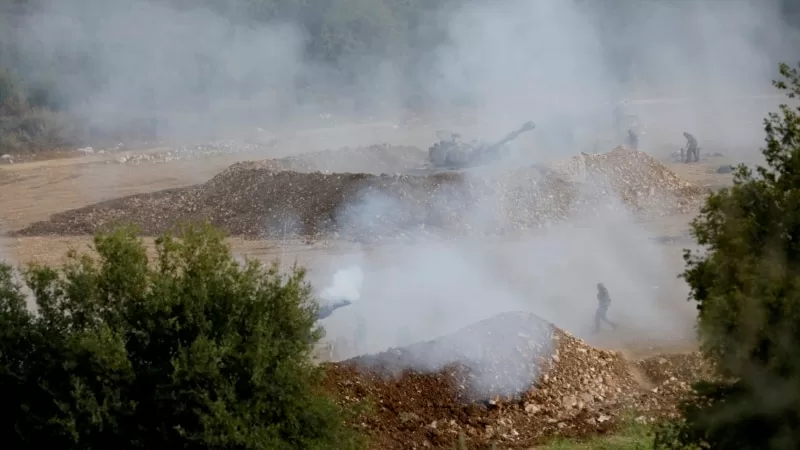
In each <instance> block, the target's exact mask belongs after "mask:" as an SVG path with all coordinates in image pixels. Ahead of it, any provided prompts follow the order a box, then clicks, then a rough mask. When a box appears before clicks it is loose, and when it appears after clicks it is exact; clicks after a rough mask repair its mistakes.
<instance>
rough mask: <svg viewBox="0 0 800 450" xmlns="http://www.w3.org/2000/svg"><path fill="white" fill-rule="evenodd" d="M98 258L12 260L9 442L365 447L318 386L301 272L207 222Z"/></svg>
mask: <svg viewBox="0 0 800 450" xmlns="http://www.w3.org/2000/svg"><path fill="white" fill-rule="evenodd" d="M94 246H95V250H96V256H93V255H79V254H77V253H75V252H72V253H70V254H69V255H68V260H67V263H66V265H65V266H64V267H63V268H52V267H47V266H43V265H36V266H31V267H29V268H28V269H26V270H24V274H23V277H24V281H25V283H26V284H27V286H28V287H29V288H30V291H31V292H32V296H33V298H34V299H35V304H36V309H37V310H36V312H35V313H34V312H31V311H29V310H28V308H27V307H26V301H25V296H24V295H23V291H22V290H21V286H20V285H19V284H18V283H17V282H15V280H14V277H13V272H12V270H11V268H10V267H9V266H7V265H0V386H2V391H3V402H2V406H0V409H2V411H3V417H4V420H3V421H2V425H0V427H2V432H0V436H2V437H3V439H4V445H7V446H8V447H9V448H34V447H37V448H64V449H69V448H74V449H77V448H81V449H95V448H96V449H101V448H102V449H108V448H117V449H137V448H141V449H154V448H188V449H192V448H195V449H213V448H217V449H223V448H224V449H296V448H304V449H314V448H318V449H329V448H354V447H358V445H359V441H358V440H357V439H356V438H355V436H354V435H352V434H351V433H350V431H349V429H348V428H346V427H345V426H344V425H343V422H342V420H341V414H340V411H339V410H338V409H337V406H335V404H334V403H333V402H332V401H331V400H330V399H328V398H327V397H326V396H325V395H324V394H323V393H322V392H320V390H319V389H320V388H319V385H320V383H319V382H320V380H321V377H322V373H321V372H320V369H319V368H318V367H316V366H315V365H314V364H313V363H312V360H311V351H312V346H313V345H314V343H315V342H316V341H317V340H318V339H319V337H320V330H319V329H318V328H316V327H315V325H314V323H315V316H316V306H315V303H314V302H313V301H311V298H310V288H309V285H308V284H307V283H306V282H305V281H304V272H303V270H302V269H300V268H295V269H294V270H293V271H292V273H291V274H289V275H281V274H280V273H279V272H278V269H277V267H276V266H274V265H273V266H272V267H269V268H265V267H263V266H262V265H261V264H259V263H258V262H256V261H248V262H246V263H244V264H240V263H238V262H237V261H236V260H235V259H234V258H233V257H232V255H231V253H230V251H229V249H228V247H227V245H226V244H225V242H224V239H223V237H222V235H221V234H220V233H219V232H217V231H215V230H214V229H212V228H210V227H209V226H191V227H187V228H185V230H184V231H183V233H182V235H181V236H180V238H176V237H173V236H171V235H165V236H163V237H161V238H159V239H158V240H157V242H156V258H155V261H156V262H155V263H154V264H149V263H148V255H147V252H146V248H145V246H144V245H143V243H142V242H141V241H140V240H139V239H138V238H136V236H135V233H133V232H132V231H131V230H129V229H121V230H119V231H116V232H114V233H112V234H107V235H99V236H97V237H96V238H95V240H94Z"/></svg>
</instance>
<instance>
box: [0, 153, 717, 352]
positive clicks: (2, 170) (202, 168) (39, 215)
mask: <svg viewBox="0 0 800 450" xmlns="http://www.w3.org/2000/svg"><path fill="white" fill-rule="evenodd" d="M119 157H120V154H115V155H113V156H111V155H91V156H84V157H79V158H69V159H55V160H49V161H47V160H45V161H42V160H40V161H33V162H27V163H16V164H9V165H4V166H2V167H0V191H1V192H2V195H1V196H0V211H2V212H3V214H2V216H0V229H2V230H5V231H6V232H8V231H12V230H18V229H20V228H23V227H25V226H27V225H29V224H31V223H33V222H36V221H41V220H45V219H47V218H48V217H49V216H50V215H51V214H53V213H57V212H61V211H65V210H68V209H74V208H79V207H83V206H87V205H90V204H93V203H96V202H100V201H104V200H110V199H113V198H117V197H122V196H126V195H131V194H139V193H148V192H154V191H158V190H162V189H168V188H177V187H183V186H189V185H193V184H197V183H201V182H204V181H206V180H208V179H210V178H211V177H213V176H214V175H215V174H217V173H219V172H220V171H222V170H223V169H225V168H226V167H228V166H229V165H230V164H232V163H234V162H236V161H243V160H253V159H262V158H263V157H264V155H263V153H259V152H252V151H251V152H239V153H235V154H226V155H217V156H213V155H212V156H208V157H205V158H202V159H189V160H175V161H170V162H168V163H164V164H140V165H125V164H118V163H116V162H115V161H116V160H118V159H119ZM723 162H725V160H724V159H720V158H711V160H710V161H705V162H702V163H700V164H692V165H685V164H677V163H667V166H668V167H669V168H670V169H672V170H673V171H674V172H675V173H676V174H678V175H679V176H680V177H682V178H684V179H686V180H687V181H690V182H692V183H694V184H696V185H699V186H707V187H716V186H720V185H725V184H727V183H729V182H730V175H719V174H717V173H716V168H717V167H719V165H720V164H721V163H723ZM692 217H693V215H692V214H691V213H689V214H680V215H674V216H670V217H664V218H660V219H657V220H650V221H647V222H642V223H640V225H641V226H642V227H643V228H644V229H646V230H648V233H650V234H651V235H652V236H654V237H656V238H659V239H661V240H662V241H663V243H662V244H661V245H660V247H661V248H662V251H663V254H664V258H665V260H666V261H669V267H670V271H672V273H678V272H679V271H680V270H681V268H682V260H681V258H680V256H681V251H682V249H683V248H684V247H686V246H687V245H689V244H690V243H691V242H690V241H689V240H687V238H686V234H687V231H688V221H689V220H690V219H691V218H692ZM0 239H1V241H0V242H1V243H2V251H3V252H4V256H5V257H6V258H9V259H10V260H12V261H15V262H27V261H31V260H38V261H41V262H48V263H57V262H58V261H60V260H61V258H62V257H63V255H64V252H65V251H66V250H67V249H68V248H74V247H81V246H85V245H86V244H87V243H88V238H86V237H24V238H10V237H2V238H0ZM230 242H231V245H232V248H233V250H234V252H235V253H237V254H240V255H247V256H251V257H256V258H259V259H265V260H270V259H280V260H281V261H284V262H286V263H289V262H293V261H297V262H299V263H301V264H303V265H306V266H308V267H309V268H310V269H311V274H312V280H313V279H314V271H315V268H318V267H319V268H322V270H321V271H320V272H322V271H324V269H328V270H329V269H330V266H331V265H332V264H336V261H339V260H340V259H341V257H342V255H346V254H349V253H352V252H353V251H354V250H356V249H357V251H358V252H359V253H362V254H364V255H367V258H368V259H369V260H370V261H371V263H372V264H377V263H376V262H375V261H380V260H389V259H391V258H392V255H393V254H395V253H396V252H398V251H402V249H400V250H398V247H397V246H392V245H382V246H381V245H378V246H364V245H359V246H356V245H355V244H353V243H349V242H337V241H330V240H329V241H325V242H315V243H303V242H299V241H298V242H280V241H277V242H276V241H267V240H250V239H242V238H232V239H231V240H230ZM481 245H485V246H487V247H489V246H494V247H496V246H497V245H498V244H497V243H495V242H491V243H489V242H488V241H487V243H485V244H481ZM503 245H511V246H513V245H514V244H513V240H506V242H505V244H503ZM523 284H524V283H523ZM662 292H663V293H662V294H660V295H661V297H663V301H664V302H668V303H674V304H675V305H676V306H675V307H676V308H677V309H679V310H681V311H682V314H683V315H685V316H686V318H687V326H686V327H682V328H683V329H681V330H676V333H675V337H674V339H664V338H663V337H661V338H658V339H655V340H651V339H648V337H647V336H640V335H628V333H621V332H616V333H614V334H606V335H602V336H600V337H597V336H594V337H593V336H582V337H585V338H586V339H588V340H589V341H590V342H591V343H594V344H597V345H602V346H605V347H612V348H618V349H623V350H627V351H630V352H634V353H636V354H642V353H643V352H644V353H646V352H648V351H649V350H648V349H653V348H657V349H663V348H664V347H665V346H666V347H670V348H672V347H680V348H690V347H691V346H692V342H691V338H690V337H687V336H689V335H690V334H691V331H690V330H691V326H690V324H691V318H692V317H691V308H687V305H686V301H685V287H684V286H682V285H681V283H680V282H679V281H675V282H674V285H673V286H666V287H664V288H662ZM587 310H588V311H589V312H587V316H590V314H591V307H588V308H587ZM623 328H624V327H623ZM567 329H569V327H567Z"/></svg>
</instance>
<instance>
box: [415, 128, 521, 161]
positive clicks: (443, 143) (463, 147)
mask: <svg viewBox="0 0 800 450" xmlns="http://www.w3.org/2000/svg"><path fill="white" fill-rule="evenodd" d="M535 127H536V125H535V124H534V123H533V122H531V121H528V122H525V123H524V124H522V126H521V127H520V128H518V129H516V130H514V131H513V132H511V133H509V134H508V135H506V136H505V137H504V138H503V139H500V140H499V141H497V142H495V143H493V144H487V143H485V142H476V141H473V142H471V143H464V142H462V141H461V136H460V135H458V134H455V133H451V134H450V137H449V138H447V139H445V138H444V137H443V136H441V135H439V136H438V137H439V139H440V140H439V141H438V142H436V143H434V144H433V145H432V146H431V147H430V148H429V149H428V160H429V161H428V165H427V166H426V167H423V168H421V169H418V170H416V171H415V172H417V173H421V174H425V173H438V172H445V171H450V170H460V169H467V168H471V167H477V166H481V165H485V164H489V163H491V162H492V161H496V160H498V159H501V158H502V157H503V156H505V154H506V153H507V150H508V148H507V147H506V144H508V143H509V142H511V141H513V140H514V139H516V138H517V137H518V136H519V135H520V134H522V133H524V132H526V131H530V130H533V129H534V128H535Z"/></svg>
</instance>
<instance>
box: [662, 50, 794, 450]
mask: <svg viewBox="0 0 800 450" xmlns="http://www.w3.org/2000/svg"><path fill="white" fill-rule="evenodd" d="M780 73H781V75H782V76H783V80H782V81H778V82H775V86H776V87H777V88H778V89H781V90H784V91H787V94H788V96H789V98H795V96H796V95H798V94H800V75H799V74H798V71H797V69H793V68H790V67H789V66H787V65H785V64H782V65H781V66H780ZM799 112H800V109H798V108H792V107H789V106H787V105H782V106H781V108H780V114H775V113H773V114H770V115H769V117H768V118H767V119H765V121H764V122H765V131H766V144H767V145H766V148H765V149H764V150H763V154H764V156H765V159H766V165H765V166H763V167H758V168H757V170H756V172H755V173H753V172H752V171H751V170H749V169H748V168H747V167H745V166H744V165H742V166H740V167H738V168H737V170H736V172H735V175H734V177H735V178H734V186H733V187H731V188H730V189H725V190H722V191H720V192H718V193H715V194H712V195H711V196H710V197H709V198H708V200H707V202H706V204H705V206H704V208H703V209H702V211H701V214H700V215H699V216H698V217H697V218H696V219H695V220H694V222H693V223H692V230H693V234H694V236H695V238H696V239H697V242H698V243H699V244H700V245H701V246H703V247H705V248H706V251H704V252H701V253H697V252H689V251H687V253H686V255H685V260H686V271H685V272H684V274H683V276H684V278H685V279H686V281H687V282H688V283H689V286H690V287H691V298H693V299H694V300H695V301H696V302H697V306H698V329H699V331H700V337H701V339H702V348H703V351H704V352H705V353H706V354H707V355H708V356H709V357H711V358H712V359H713V361H715V362H716V365H717V366H718V368H719V371H720V373H719V375H720V378H721V379H723V380H728V381H724V382H714V383H710V382H709V383H703V384H701V385H698V386H697V388H696V395H695V398H694V399H693V400H692V401H690V402H687V404H685V405H684V421H683V422H682V423H679V424H674V425H673V426H672V427H671V429H670V430H666V431H664V432H662V434H661V436H660V439H659V440H658V441H659V445H660V446H661V447H663V448H668V447H669V446H670V445H673V446H680V445H687V444H692V445H705V446H708V447H710V448H715V449H737V450H738V449H770V448H772V449H795V448H800V271H798V269H800V266H799V265H800V116H799V115H798V113H799ZM668 434H669V436H668Z"/></svg>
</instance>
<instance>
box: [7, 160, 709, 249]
mask: <svg viewBox="0 0 800 450" xmlns="http://www.w3.org/2000/svg"><path fill="white" fill-rule="evenodd" d="M395 150H396V149H393V148H390V147H385V146H377V147H373V148H372V150H371V152H369V153H370V154H372V155H373V156H372V157H370V158H371V159H370V158H365V159H364V160H363V161H362V162H363V163H364V164H366V165H371V166H372V168H373V169H374V168H378V169H382V168H387V167H388V166H390V165H392V164H401V163H402V161H406V162H407V163H409V164H410V163H411V162H413V159H414V158H413V155H412V153H409V152H403V151H399V150H398V151H395ZM326 154H327V153H324V152H323V153H321V154H317V157H318V156H319V155H326ZM393 155H394V156H393ZM398 155H399V156H398ZM403 155H405V156H403ZM409 155H412V156H409ZM354 158H355V157H354ZM404 158H406V159H404ZM345 159H347V158H345ZM338 160H339V161H344V159H338ZM401 160H402V161H401ZM325 164H328V163H326V162H324V161H323V160H320V159H315V157H313V156H307V157H297V158H288V159H283V160H266V161H260V162H247V163H237V164H235V165H233V166H231V167H230V168H228V169H227V170H225V171H223V172H222V173H220V174H219V175H217V176H216V177H214V178H213V179H211V180H210V181H209V182H207V183H205V184H202V185H197V186H192V187H189V188H184V189H173V190H168V191H161V192H156V193H152V194H143V195H134V196H131V197H125V198H121V199H116V200H112V201H107V202H103V203H99V204H95V205H91V206H88V207H85V208H81V209H77V210H72V211H66V212H63V213H59V214H56V215H54V216H53V217H52V218H51V219H50V220H49V221H45V222H38V223H35V224H32V225H31V226H30V227H28V228H26V229H24V230H21V231H20V232H19V233H18V234H20V235H47V234H62V235H82V234H92V233H95V232H97V231H102V230H106V229H108V228H109V227H110V226H112V225H114V224H115V223H117V222H132V223H135V224H136V225H138V226H139V227H140V229H141V230H142V232H143V233H145V234H150V235H152V234H158V233H161V232H163V231H166V230H170V229H172V228H173V227H174V226H175V225H176V224H177V223H178V222H181V221H187V220H198V219H208V220H210V221H211V222H212V223H213V224H215V225H217V226H219V227H221V228H223V229H225V230H226V231H228V232H229V233H231V234H233V235H240V236H246V237H253V238H264V237H267V238H278V239H285V238H298V237H302V238H306V239H325V238H330V237H333V238H341V239H351V240H358V241H366V242H375V241H385V240H397V239H400V240H403V239H406V238H410V237H412V236H413V237H419V236H420V235H422V236H437V237H452V236H486V235H499V234H506V233H511V232H516V231H523V230H526V229H531V228H540V227H544V226H547V225H549V224H552V223H555V222H559V221H563V220H566V219H569V218H570V217H573V216H574V215H575V214H578V213H581V214H586V213H587V211H588V212H589V213H598V214H599V213H603V212H604V211H605V208H608V207H627V208H630V209H631V210H633V211H634V213H636V214H638V215H639V216H641V217H645V218H646V217H649V216H652V215H662V214H672V213H675V212H685V211H687V210H689V209H690V208H692V207H696V206H694V205H696V204H699V201H700V200H701V199H702V198H703V195H704V191H703V190H702V189H699V188H697V187H694V186H692V185H690V184H688V183H686V182H685V181H682V180H680V179H679V178H678V177H677V176H675V174H673V173H672V172H670V171H669V170H668V169H666V168H665V167H664V166H662V165H660V164H659V163H658V162H656V161H655V160H653V159H652V158H651V157H649V156H647V155H646V154H644V153H641V152H632V151H628V150H621V149H617V150H614V151H613V152H610V153H609V154H607V155H599V156H589V155H585V156H581V157H578V158H575V159H573V160H572V161H571V162H570V163H569V164H567V165H564V164H562V165H561V166H559V167H558V168H559V170H558V171H541V170H540V169H539V168H536V167H520V168H516V169H513V170H503V171H497V170H479V169H476V170H470V171H464V172H447V173H439V174H434V175H418V176H415V175H409V174H393V175H387V174H383V175H372V174H366V173H322V172H313V173H300V172H295V171H286V170H285V169H286V167H287V166H288V167H292V168H294V169H297V170H314V169H316V168H318V167H320V166H325ZM337 164H338V163H337ZM559 171H560V172H562V173H566V174H567V175H568V176H570V177H572V178H573V180H572V181H570V180H566V179H565V178H563V177H562V175H559ZM576 173H577V174H583V175H582V176H579V177H575V174H576ZM600 182H602V183H603V184H602V186H600V187H598V183H600ZM620 199H621V200H622V202H620Z"/></svg>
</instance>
